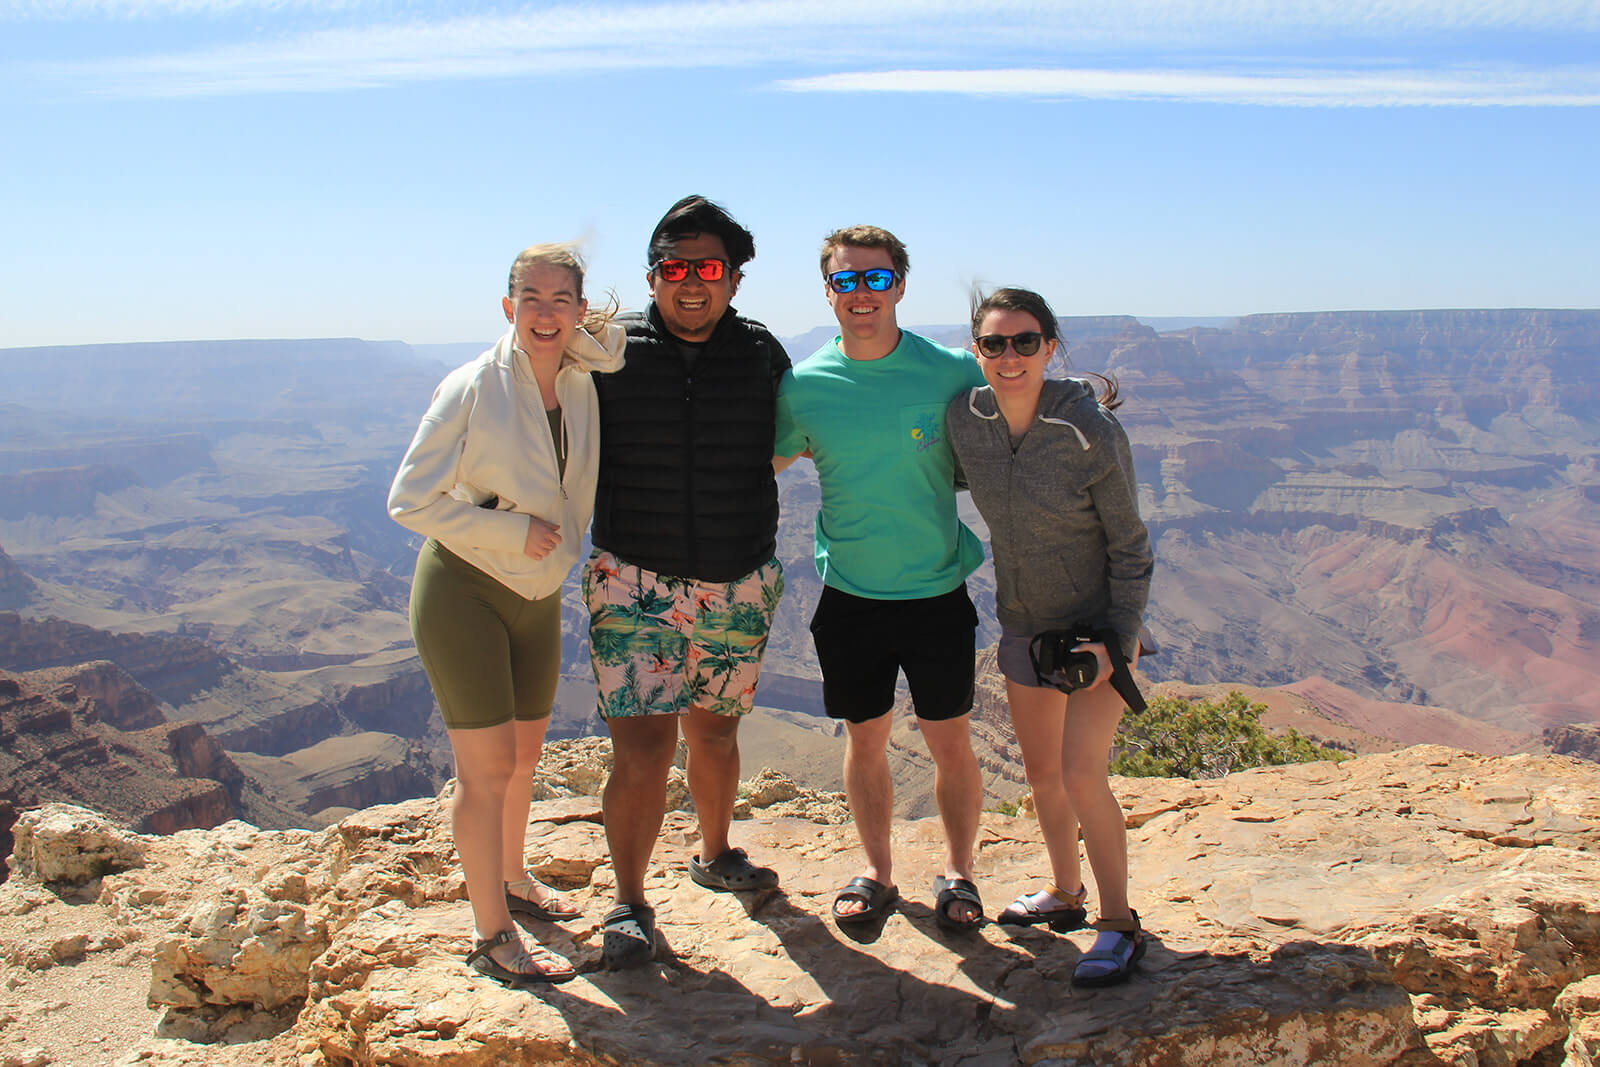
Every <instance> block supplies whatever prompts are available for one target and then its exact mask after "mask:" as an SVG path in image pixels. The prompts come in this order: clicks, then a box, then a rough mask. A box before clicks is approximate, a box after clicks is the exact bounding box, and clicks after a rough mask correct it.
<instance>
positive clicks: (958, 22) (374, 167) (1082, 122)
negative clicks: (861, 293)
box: [0, 0, 1600, 347]
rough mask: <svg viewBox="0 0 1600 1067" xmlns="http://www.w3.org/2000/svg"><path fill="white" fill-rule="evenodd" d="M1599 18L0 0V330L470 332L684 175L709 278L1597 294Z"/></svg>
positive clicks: (601, 246)
mask: <svg viewBox="0 0 1600 1067" xmlns="http://www.w3.org/2000/svg"><path fill="white" fill-rule="evenodd" d="M1597 189H1600V0H1587V2H1583V0H1305V2H1296V0H1194V2H1190V3H1180V2H1176V0H1120V2H1106V3H1088V2H1082V0H1053V2H1042V3H1026V2H997V3H981V2H978V3H973V2H944V0H917V2H905V0H875V2H874V0H850V2H835V0H796V2H791V0H750V2H741V3H728V2H700V3H679V2H675V0H665V2H642V3H612V4H589V3H551V4H517V3H477V2H474V0H463V2H452V3H450V4H435V3H432V2H428V0H0V347H14V346H23V345H56V344H83V343H98V342H119V341H154V340H194V339H223V338H241V337H271V338H277V337H360V338H366V339H369V340H401V341H408V342H412V343H438V342H462V341H487V340H491V339H493V338H494V337H495V336H497V335H498V334H499V333H500V332H501V330H502V329H503V328H504V319H503V316H502V314H501V311H500V305H499V300H500V297H501V296H502V295H503V293H504V286H505V275H506V270H507V268H508V267H509V265H510V263H511V260H512V259H513V257H514V256H515V255H516V253H517V251H518V250H519V249H520V248H522V247H523V246H524V245H527V244H531V243H534V242H540V241H575V242H579V243H580V246H581V248H582V250H583V254H584V255H585V257H586V259H587V260H588V263H589V277H588V287H589V290H590V294H591V296H600V295H603V294H604V293H605V292H606V291H608V290H609V291H612V292H614V293H615V295H616V296H617V298H618V299H619V300H620V301H621V302H622V304H623V305H625V306H628V307H639V306H641V305H642V304H643V303H644V302H645V300H646V299H647V298H648V292H647V289H646V286H645V280H644V279H645V273H646V263H645V245H646V243H647V240H648V237H649V233H650V230H651V228H652V227H653V226H654V224H655V222H656V220H657V219H658V218H659V217H660V216H661V214H662V213H663V212H664V211H665V210H666V208H667V207H668V206H669V205H670V204H671V203H672V202H673V201H675V200H677V199H678V198H679V197H680V196H683V195H685V194H687V193H702V194H704V195H707V196H710V197H711V198H713V199H715V200H717V201H718V202H720V203H722V204H723V205H725V206H726V207H727V208H728V209H729V210H730V211H731V212H732V214H733V215H734V216H735V217H736V218H738V219H739V220H740V221H741V222H742V223H743V224H744V225H746V226H747V227H748V228H749V229H750V230H751V231H752V232H753V233H754V234H755V237H756V252H757V254H756V258H755V260H754V261H752V262H751V263H750V264H749V266H748V267H747V270H746V275H745V279H744V282H743V284H742V286H741V289H740V291H739V294H738V296H737V298H736V300H735V305H736V306H737V307H738V308H739V310H740V311H742V312H743V313H745V314H747V315H749V316H751V317H754V318H757V319H760V320H762V321H764V322H766V323H767V324H768V325H769V326H770V327H771V328H772V329H773V330H774V331H775V332H777V333H778V334H780V335H782V336H789V335H793V334H797V333H801V332H803V331H805V330H808V329H811V328H813V327H816V326H821V325H825V324H828V323H830V322H831V317H830V313H829V311H828V308H827V305H826V303H825V301H824V299H823V294H822V283H821V279H820V274H819V271H818V262H817V248H818V245H819V243H820V241H821V239H822V238H823V237H824V236H825V235H826V234H827V233H828V232H829V231H831V230H833V229H835V228H837V227H840V226H846V225H851V224H855V223H873V224H877V225H880V226H885V227H887V228H889V229H890V230H892V231H894V232H895V233H896V234H897V235H899V236H900V237H901V239H902V240H904V241H905V243H906V244H907V246H908V247H909V249H910V255H911V271H910V276H909V278H908V284H907V292H906V297H905V301H904V302H903V304H902V305H901V312H900V319H901V322H902V323H903V324H907V325H911V324H918V323H926V324H933V323H955V322H961V321H963V320H964V319H965V308H966V301H967V294H968V292H969V291H970V289H971V287H972V286H973V285H975V284H977V285H985V286H992V285H1000V284H1014V285H1024V286H1027V287H1030V288H1033V289H1037V290H1039V291H1040V292H1042V293H1044V294H1045V296H1046V297H1048V298H1049V299H1050V301H1051V303H1052V304H1053V305H1054V307H1055V308H1056V310H1057V311H1058V312H1059V313H1060V314H1063V315H1103V314H1130V315H1139V316H1144V317H1155V316H1232V315H1242V314H1250V313H1253V312H1277V311H1316V310H1342V309H1397V308H1439V307H1582V308H1595V307H1600V196H1597Z"/></svg>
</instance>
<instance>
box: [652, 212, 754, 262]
mask: <svg viewBox="0 0 1600 1067" xmlns="http://www.w3.org/2000/svg"><path fill="white" fill-rule="evenodd" d="M702 233H709V234H714V235H715V236H717V237H720V238H722V244H723V247H724V248H726V249H727V250H728V262H729V263H730V264H731V265H732V266H733V269H734V270H739V269H740V268H742V267H743V266H744V265H745V264H746V263H748V262H750V261H751V260H752V259H754V258H755V256H756V239H755V238H754V237H752V236H751V235H750V231H749V230H747V229H745V228H744V227H743V226H740V225H739V224H738V223H737V222H734V221H733V216H732V215H730V214H728V212H727V210H726V209H725V208H723V207H722V205H720V204H717V203H713V202H712V201H710V200H707V199H706V198H705V197H703V196H699V195H695V196H686V197H684V198H683V199H682V200H679V201H678V202H677V203H676V204H673V205H672V206H671V207H670V208H668V209H667V213H666V214H665V215H663V216H661V221H660V222H658V223H656V228H655V229H654V230H653V231H652V232H651V234H650V247H649V249H648V250H647V251H646V253H645V256H646V259H647V261H648V263H649V265H650V266H652V267H654V266H655V265H656V264H657V263H659V262H661V261H662V260H663V259H667V258H669V257H670V256H671V255H672V246H673V245H674V244H676V243H677V242H678V241H679V240H680V239H682V238H685V237H693V236H695V235H696V234H702Z"/></svg>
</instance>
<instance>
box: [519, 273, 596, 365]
mask: <svg viewBox="0 0 1600 1067" xmlns="http://www.w3.org/2000/svg"><path fill="white" fill-rule="evenodd" d="M579 292H580V282H579V279H578V277H577V275H575V274H574V273H573V271H572V270H571V269H570V268H568V267H561V266H557V265H555V264H553V263H531V264H529V265H528V266H526V267H524V268H522V269H521V270H520V271H518V272H517V277H516V280H515V282H514V283H513V284H512V292H511V295H510V296H508V297H505V298H504V299H502V300H501V307H502V308H504V309H505V313H506V321H507V322H509V323H512V324H513V325H515V326H516V329H517V345H518V347H520V348H521V349H522V350H523V351H524V352H526V353H527V354H528V358H529V359H531V360H533V361H534V362H536V363H537V362H541V361H544V360H548V359H552V358H553V359H556V360H559V359H560V358H561V352H562V350H563V349H565V348H566V347H567V344H568V342H570V341H571V340H572V338H573V335H574V334H576V333H577V332H578V324H579V323H580V322H582V321H583V316H584V313H585V312H587V311H588V310H589V302H588V301H586V300H584V299H583V298H582V297H581V296H579V295H578V294H579Z"/></svg>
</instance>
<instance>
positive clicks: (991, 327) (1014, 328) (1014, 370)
mask: <svg viewBox="0 0 1600 1067" xmlns="http://www.w3.org/2000/svg"><path fill="white" fill-rule="evenodd" d="M1039 332H1040V329H1039V320H1038V319H1036V318H1034V317H1033V316H1032V315H1030V314H1028V313H1027V312H1026V311H1012V310H1009V309H1004V308H994V309H992V310H990V311H988V312H985V313H984V316H983V319H982V321H980V322H979V324H978V335H979V336H980V337H983V336H988V335H989V334H1003V335H1005V336H1007V337H1011V336H1014V335H1016V334H1019V333H1039ZM1055 350H1056V342H1055V341H1045V342H1044V344H1042V345H1040V346H1039V351H1037V352H1035V353H1034V354H1033V355H1031V356H1019V355H1017V350H1016V349H1015V348H1013V347H1012V346H1011V345H1009V344H1008V345H1006V350H1005V352H1003V353H1002V354H1001V355H1000V356H998V357H997V358H995V359H990V358H988V357H987V356H985V355H984V354H983V352H982V351H981V350H980V349H979V348H978V342H976V341H974V342H972V354H973V355H975V356H977V357H978V366H979V367H980V368H982V370H983V377H984V379H985V380H986V381H988V383H989V385H990V386H992V387H993V388H994V395H995V397H996V398H997V399H999V400H1001V401H1002V402H1007V401H1010V400H1028V401H1034V402H1036V401H1037V400H1038V399H1039V391H1040V390H1041V389H1043V388H1044V368H1045V364H1047V363H1049V362H1050V357H1051V356H1052V355H1054V354H1055Z"/></svg>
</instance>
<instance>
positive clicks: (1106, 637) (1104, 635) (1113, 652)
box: [1094, 628, 1149, 711]
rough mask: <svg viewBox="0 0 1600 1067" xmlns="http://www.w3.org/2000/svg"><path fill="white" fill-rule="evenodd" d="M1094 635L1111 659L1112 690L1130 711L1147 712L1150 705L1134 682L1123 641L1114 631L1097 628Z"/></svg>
mask: <svg viewBox="0 0 1600 1067" xmlns="http://www.w3.org/2000/svg"><path fill="white" fill-rule="evenodd" d="M1094 635H1095V637H1097V638H1098V639H1099V640H1100V641H1101V643H1103V644H1104V645H1105V646H1106V655H1107V656H1109V657H1110V659H1111V686H1112V688H1113V689H1115V690H1116V691H1117V695H1118V696H1120V697H1122V699H1123V700H1124V701H1125V702H1126V703H1127V705H1128V709H1129V710H1130V711H1143V710H1145V708H1146V707H1148V706H1149V705H1147V704H1146V703H1145V701H1144V694H1143V693H1141V692H1139V686H1138V684H1137V683H1135V682H1134V680H1133V672H1132V671H1131V670H1129V669H1128V658H1127V657H1126V656H1124V655H1123V654H1122V639H1121V638H1119V637H1118V636H1117V635H1116V633H1115V632H1113V631H1112V630H1109V629H1105V628H1096V630H1095V632H1094Z"/></svg>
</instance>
